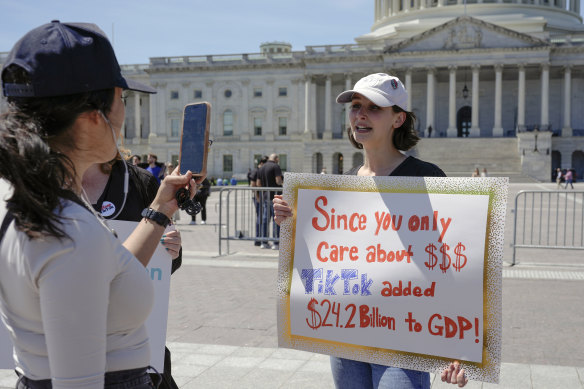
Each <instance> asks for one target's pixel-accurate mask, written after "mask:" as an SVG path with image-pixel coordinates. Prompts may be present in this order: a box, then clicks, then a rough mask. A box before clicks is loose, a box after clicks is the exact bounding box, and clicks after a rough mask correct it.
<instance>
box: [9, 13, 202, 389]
mask: <svg viewBox="0 0 584 389" xmlns="http://www.w3.org/2000/svg"><path fill="white" fill-rule="evenodd" d="M1 77H2V87H3V92H4V95H5V96H7V98H8V104H9V105H8V112H7V113H6V114H5V115H3V116H2V117H1V119H0V177H2V178H5V179H6V180H8V181H9V182H10V183H11V185H12V190H13V192H12V194H11V196H10V197H9V198H8V199H7V207H6V208H4V207H2V209H0V221H1V223H2V227H1V228H0V239H1V242H0V311H1V313H2V319H3V321H4V324H5V325H6V326H7V327H8V329H9V332H10V335H11V337H12V341H13V344H14V359H15V363H16V371H17V373H18V375H19V377H20V378H19V382H18V384H17V387H18V388H19V389H27V388H28V389H36V388H51V387H55V388H103V387H104V386H105V387H107V388H115V389H121V388H152V387H153V384H152V380H151V378H150V376H149V375H148V373H147V367H148V365H149V362H150V345H149V339H148V334H147V332H146V328H145V326H144V322H145V320H146V318H147V317H148V315H149V314H150V311H151V309H152V306H153V298H154V296H153V289H152V282H151V280H150V277H149V276H148V274H147V273H146V272H145V271H144V266H146V265H147V264H148V262H149V261H150V258H151V256H152V254H153V253H154V251H155V249H156V247H157V246H158V244H159V242H160V238H161V236H162V233H163V232H164V229H165V227H166V226H167V225H168V223H169V221H170V217H171V216H172V215H173V213H174V212H175V211H176V210H177V209H178V205H177V202H176V199H175V193H176V192H177V190H179V189H180V188H184V187H186V186H188V185H189V184H190V186H191V187H192V188H194V187H195V182H194V180H193V179H192V174H191V172H188V173H187V174H185V175H178V173H177V172H175V173H174V175H172V176H169V177H166V178H165V179H164V181H163V182H162V183H161V186H160V189H159V190H158V192H157V194H156V196H155V198H154V200H153V201H152V202H151V203H150V205H149V208H146V209H144V210H143V211H142V213H141V216H142V218H141V220H140V223H139V224H138V227H136V229H135V230H134V232H133V233H132V234H131V235H130V236H129V237H128V239H126V241H125V242H123V244H122V242H120V241H119V240H118V239H117V237H116V234H115V231H113V230H112V229H110V228H109V227H108V226H107V223H106V222H105V221H104V220H103V219H102V218H100V217H99V215H97V214H96V212H95V211H94V210H93V208H92V206H91V204H90V201H89V200H88V199H87V195H86V194H85V193H84V190H83V188H82V177H83V175H84V173H85V172H86V171H87V169H89V167H90V166H92V165H94V164H96V163H104V162H107V161H110V160H112V159H113V158H114V157H115V156H116V154H117V152H118V151H117V146H116V144H117V140H118V137H119V136H120V133H121V128H122V125H123V121H124V117H125V107H124V103H123V98H122V91H123V90H124V89H130V90H136V91H141V92H146V93H154V92H155V90H154V89H152V88H150V87H148V86H146V85H142V84H139V83H135V82H132V81H131V80H126V79H125V78H124V77H123V76H122V74H121V71H120V67H119V65H118V62H117V60H116V57H115V54H114V51H113V48H112V46H111V44H110V43H109V41H108V40H107V38H106V36H105V34H104V33H103V31H101V30H100V29H99V28H98V27H97V26H96V25H94V24H82V23H60V22H59V21H53V22H51V23H48V24H45V25H43V26H40V27H38V28H36V29H34V30H32V31H30V32H28V33H27V34H26V35H25V36H24V37H23V38H22V39H21V40H20V41H18V42H17V43H16V44H15V46H14V47H13V49H12V51H11V52H10V53H9V54H8V56H7V58H6V61H5V63H4V67H3V69H2V74H1ZM201 180H202V178H201ZM193 194H194V193H191V196H192V195H193Z"/></svg>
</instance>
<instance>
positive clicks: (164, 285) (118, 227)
mask: <svg viewBox="0 0 584 389" xmlns="http://www.w3.org/2000/svg"><path fill="white" fill-rule="evenodd" d="M107 223H108V225H109V226H110V227H111V228H113V229H114V230H115V231H116V233H117V234H118V237H119V239H120V240H121V241H122V242H123V241H124V240H125V239H126V238H127V237H128V236H129V235H130V233H131V232H132V231H133V230H134V228H135V227H136V225H137V224H138V223H136V222H128V221H120V220H110V221H108V222H107ZM168 228H174V226H169V227H168ZM144 271H145V272H146V273H148V276H149V277H150V278H151V279H152V284H153V285H154V305H153V307H152V312H151V313H150V316H148V319H147V320H146V329H147V331H148V335H149V337H150V366H153V367H154V368H156V370H158V371H163V370H164V345H165V342H166V324H167V319H168V301H169V295H170V271H171V259H170V256H169V255H168V253H167V252H166V251H165V250H164V248H163V247H162V246H161V245H159V246H158V247H157V249H156V251H155V252H154V255H153V256H152V259H151V260H150V262H149V263H148V267H146V268H145V270H144ZM12 348H13V346H12V340H11V338H10V336H9V333H8V331H7V329H6V327H5V326H4V325H3V323H0V369H14V360H13V357H12V352H13V351H12Z"/></svg>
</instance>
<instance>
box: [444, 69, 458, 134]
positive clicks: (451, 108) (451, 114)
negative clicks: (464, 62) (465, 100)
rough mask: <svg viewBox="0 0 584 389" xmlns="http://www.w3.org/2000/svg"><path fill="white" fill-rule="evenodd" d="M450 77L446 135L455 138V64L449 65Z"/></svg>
mask: <svg viewBox="0 0 584 389" xmlns="http://www.w3.org/2000/svg"><path fill="white" fill-rule="evenodd" d="M448 70H449V71H450V78H449V83H448V87H449V88H448V89H449V90H448V129H447V130H446V136H447V137H448V138H455V137H456V134H457V128H456V66H449V67H448Z"/></svg>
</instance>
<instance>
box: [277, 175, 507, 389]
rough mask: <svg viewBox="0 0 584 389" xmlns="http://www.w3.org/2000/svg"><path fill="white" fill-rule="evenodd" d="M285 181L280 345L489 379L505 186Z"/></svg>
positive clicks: (442, 181) (497, 323) (502, 181)
mask: <svg viewBox="0 0 584 389" xmlns="http://www.w3.org/2000/svg"><path fill="white" fill-rule="evenodd" d="M284 183H285V184H284V192H283V193H284V199H285V200H286V201H287V202H288V204H289V205H290V207H291V208H292V210H293V215H294V216H293V217H291V218H289V219H287V220H286V221H285V222H284V223H282V226H281V227H282V229H281V237H280V264H279V278H278V335H279V345H280V346H281V347H288V348H294V349H299V350H305V351H312V352H318V353H324V354H330V355H334V356H339V357H344V358H349V359H354V360H360V361H366V362H373V363H378V364H383V365H388V366H395V367H403V368H408V369H415V370H423V371H429V372H439V371H441V370H442V369H444V368H445V367H446V366H447V365H448V364H449V363H450V362H452V361H454V360H458V361H460V362H461V364H462V365H463V367H464V368H465V369H466V371H467V376H468V377H469V378H470V379H474V380H480V381H486V382H498V380H499V370H500V357H501V278H502V252H503V233H504V222H505V208H506V201H507V186H508V179H507V178H478V179H477V178H422V177H357V176H338V175H320V174H319V175H316V174H292V173H286V174H285V178H284Z"/></svg>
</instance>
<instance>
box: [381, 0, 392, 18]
mask: <svg viewBox="0 0 584 389" xmlns="http://www.w3.org/2000/svg"><path fill="white" fill-rule="evenodd" d="M390 1H392V0H382V4H381V14H382V16H381V17H382V18H386V17H388V16H391V4H390Z"/></svg>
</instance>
